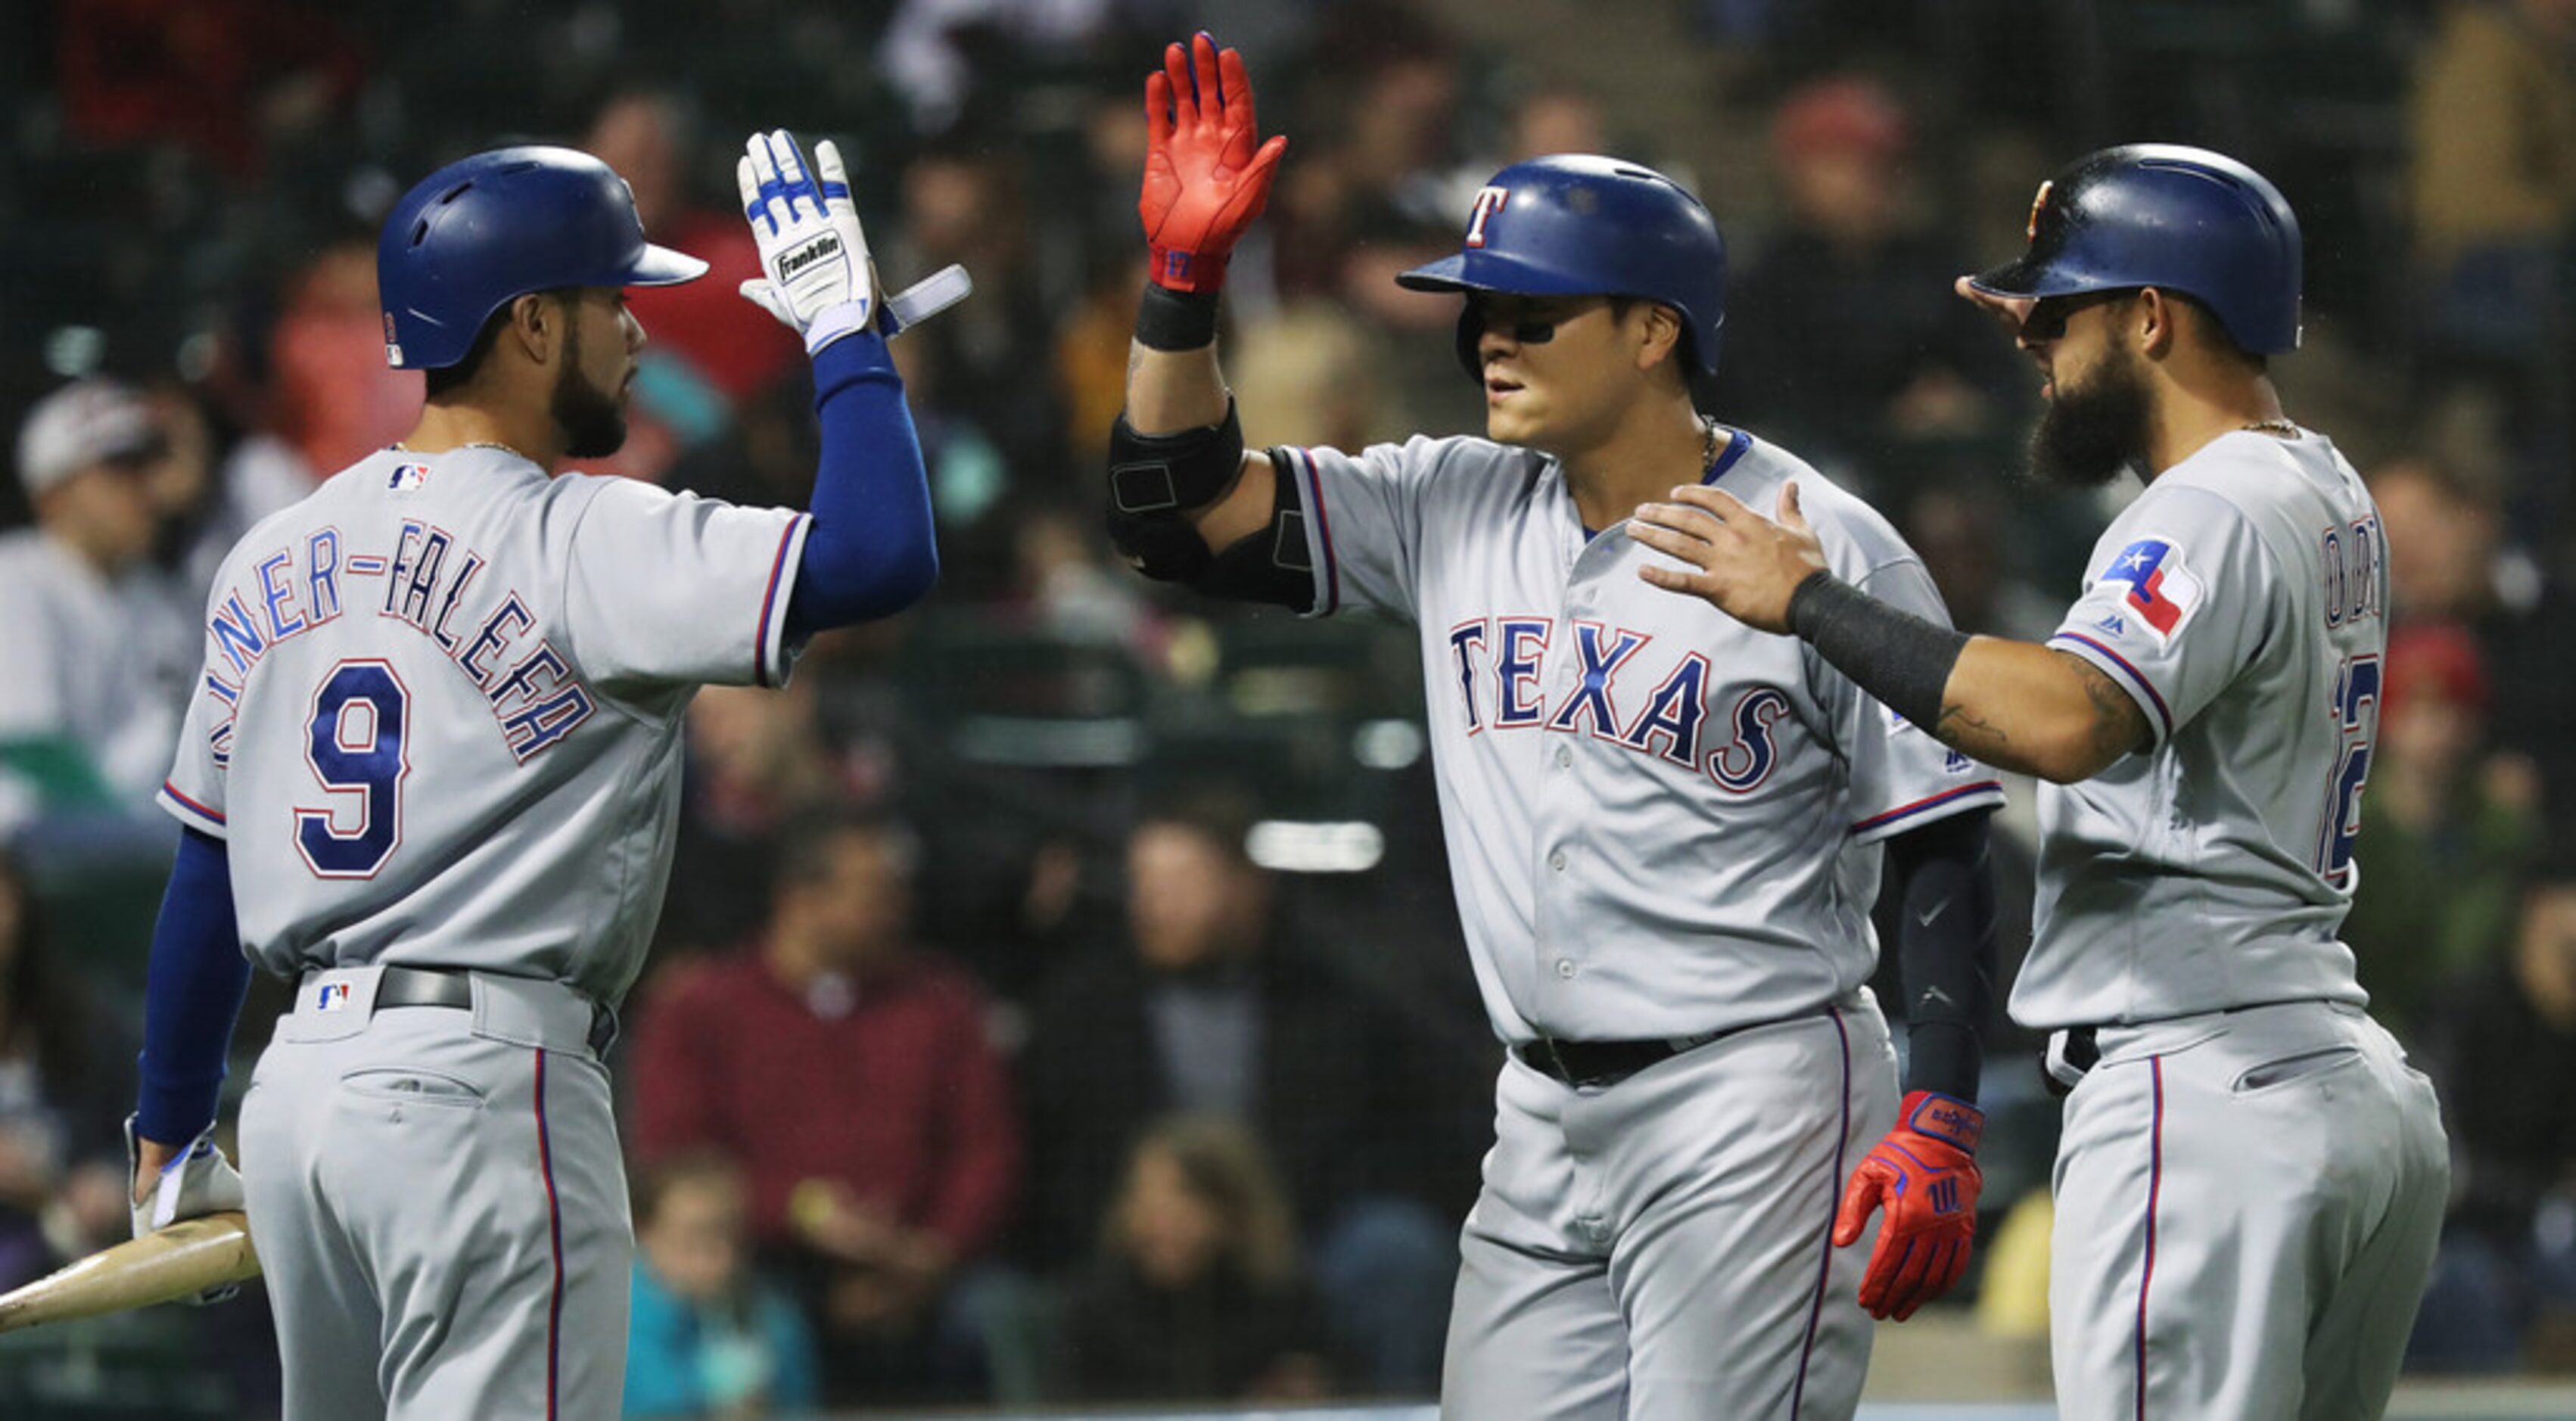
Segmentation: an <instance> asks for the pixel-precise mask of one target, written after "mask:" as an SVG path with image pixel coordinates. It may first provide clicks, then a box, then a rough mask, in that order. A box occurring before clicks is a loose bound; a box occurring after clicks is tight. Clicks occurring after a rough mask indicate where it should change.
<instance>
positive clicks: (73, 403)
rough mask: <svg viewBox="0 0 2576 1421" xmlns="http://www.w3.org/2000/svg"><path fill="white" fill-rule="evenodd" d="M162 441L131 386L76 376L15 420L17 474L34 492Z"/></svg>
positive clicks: (150, 411) (145, 451)
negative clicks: (19, 421) (22, 420)
mask: <svg viewBox="0 0 2576 1421" xmlns="http://www.w3.org/2000/svg"><path fill="white" fill-rule="evenodd" d="M160 443H161V431H160V428H159V426H158V425H157V424H155V423H154V421H153V418H152V407H151V406H150V405H147V404H145V403H144V402H143V396H142V395H141V394H139V393H137V392H136V391H135V389H134V388H133V387H132V386H130V385H126V384H123V383H121V382H119V381H115V380H108V379H90V380H81V381H76V382H74V383H72V384H69V385H65V386H64V387H62V388H61V389H59V390H56V391H54V392H53V393H52V394H50V395H47V396H45V397H44V398H43V399H41V400H38V401H37V402H36V407H35V408H34V409H32V410H29V411H28V412H27V422H26V423H24V424H22V425H20V426H18V479H19V481H20V482H22V483H24V484H25V485H26V486H27V493H28V495H29V496H30V497H33V496H34V495H37V494H40V493H43V492H44V491H45V490H47V489H49V488H52V487H53V486H54V485H56V484H59V483H61V482H62V481H63V480H65V479H67V478H70V477H71V476H72V475H74V474H77V473H79V472H80V471H81V470H83V469H86V468H88V467H90V466H91V465H93V464H97V463H101V462H104V461H106V460H109V459H114V458H118V457H120V456H126V455H134V454H143V453H147V452H149V451H150V450H152V449H153V448H154V447H155V446H157V445H159V444H160Z"/></svg>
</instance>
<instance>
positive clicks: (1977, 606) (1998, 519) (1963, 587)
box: [1896, 479, 2057, 641]
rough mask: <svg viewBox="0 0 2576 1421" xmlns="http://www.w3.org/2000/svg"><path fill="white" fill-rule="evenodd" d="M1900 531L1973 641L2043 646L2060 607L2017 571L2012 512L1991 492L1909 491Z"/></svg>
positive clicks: (1980, 485)
mask: <svg viewBox="0 0 2576 1421" xmlns="http://www.w3.org/2000/svg"><path fill="white" fill-rule="evenodd" d="M1901 508H1902V512H1901V514H1900V516H1899V517H1898V518H1897V520H1896V523H1897V528H1898V530H1899V531H1900V532H1902V533H1904V535H1905V541H1906V542H1908V543H1910V544H1912V545H1913V547H1914V550H1915V552H1916V554H1917V555H1918V556H1920V557H1921V558H1922V559H1923V569H1924V571H1926V572H1929V573H1930V574H1932V582H1933V585H1934V586H1936V587H1938V588H1940V589H1941V600H1942V602H1943V603H1944V604H1945V605H1947V606H1948V607H1949V609H1950V621H1951V624H1952V625H1954V626H1956V627H1957V628H1958V629H1959V630H1961V631H1963V632H1967V633H1970V634H1972V635H1985V636H2000V637H2011V638H2013V639H2014V640H2016V641H2045V640H2047V638H2048V635H2049V633H2050V632H2051V631H2053V630H2055V628H2056V626H2057V603H2056V601H2055V599H2053V598H2051V597H2049V596H2048V595H2047V594H2046V593H2043V592H2041V591H2040V590H2039V589H2037V588H2035V587H2033V586H2031V585H2030V582H2029V580H2028V579H2027V578H2025V577H2022V576H2020V575H2019V572H2018V570H2017V569H2016V568H2015V567H2014V566H2013V561H2014V557H2013V555H2014V552H2015V546H2014V542H2015V540H2014V536H2013V510H2012V507H2011V505H2010V504H2009V503H2008V502H2007V501H2006V500H2005V499H2004V497H2003V495H2002V494H2001V492H1999V491H1998V490H1997V489H1996V488H1995V487H1994V485H1993V484H1991V483H1988V482H1983V481H1970V480H1962V479H1934V480H1927V481H1925V482H1923V483H1920V484H1918V485H1916V486H1915V487H1914V488H1912V489H1910V490H1908V491H1907V492H1906V494H1905V498H1904V502H1903V504H1902V505H1901Z"/></svg>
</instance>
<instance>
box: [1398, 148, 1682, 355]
mask: <svg viewBox="0 0 2576 1421" xmlns="http://www.w3.org/2000/svg"><path fill="white" fill-rule="evenodd" d="M1396 282H1397V284H1399V285H1401V286H1404V287H1407V288H1409V289H1411V290H1414V291H1461V292H1477V291H1496V292H1508V293H1510V294H1513V295H1519V296H1634V297H1641V298H1643V299H1645V300H1648V301H1654V302H1657V303H1659V304H1662V305H1666V306H1670V307H1672V308H1673V309H1675V310H1677V311H1679V312H1681V314H1682V354H1683V355H1684V357H1686V358H1687V359H1688V360H1689V361H1690V363H1691V366H1692V367H1693V368H1695V369H1697V370H1698V371H1699V373H1701V374H1702V375H1710V374H1714V373H1716V371H1717V336H1718V331H1719V329H1720V328H1721V327H1723V326H1724V325H1725V324H1726V239H1725V238H1724V237H1721V236H1719V235H1718V231H1717V220H1716V219H1715V218H1713V217H1711V216H1709V215H1708V209H1707V208H1706V207H1703V206H1701V205H1700V200H1699V199H1698V198H1695V197H1693V196H1691V195H1690V193H1689V192H1688V191H1687V190H1686V189H1684V188H1683V187H1682V185H1681V184H1679V183H1677V182H1674V181H1673V180H1672V179H1670V178H1668V177H1665V176H1664V175H1663V174H1661V173H1658V172H1656V171H1655V170H1654V169H1652V168H1648V167H1643V166H1641V165H1639V164H1636V163H1627V162H1621V161H1620V160H1618V159H1616V158H1601V157H1594V156H1592V155H1590V154H1582V153H1560V154H1555V155H1553V156H1550V157H1545V158H1532V159H1530V160H1528V161H1527V162H1522V163H1514V164H1512V165H1511V166H1510V167H1508V168H1505V169H1503V170H1502V171H1501V172H1499V173H1496V174H1494V177H1493V181H1491V182H1489V183H1487V184H1486V185H1485V189H1484V191H1482V192H1479V193H1477V194H1476V203H1475V207H1474V210H1473V211H1471V212H1470V213H1469V214H1468V217H1467V237H1466V242H1465V244H1464V245H1463V246H1462V247H1461V248H1460V249H1459V252H1458V255H1456V256H1454V257H1442V258H1441V259H1440V260H1438V261H1436V262H1433V263H1431V264H1430V265H1428V266H1418V267H1415V268H1414V269H1413V270H1411V271H1408V272H1406V273H1404V274H1403V275H1402V276H1399V277H1397V278H1396ZM1480 334H1482V332H1481V330H1479V329H1478V328H1477V326H1476V323H1475V317H1474V313H1473V311H1472V310H1471V311H1470V312H1469V313H1468V314H1467V315H1465V316H1463V317H1461V318H1460V321H1459V325H1458V357H1459V359H1460V360H1461V361H1462V362H1464V363H1465V364H1466V367H1467V373H1468V374H1469V375H1474V374H1476V373H1477V368H1478V365H1477V360H1476V338H1477V336H1478V335H1480Z"/></svg>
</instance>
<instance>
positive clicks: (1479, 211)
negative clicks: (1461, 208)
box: [1467, 187, 1512, 247]
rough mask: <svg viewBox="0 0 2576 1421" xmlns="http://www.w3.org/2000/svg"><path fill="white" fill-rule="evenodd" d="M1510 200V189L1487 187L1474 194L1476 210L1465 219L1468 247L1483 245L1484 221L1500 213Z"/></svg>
mask: <svg viewBox="0 0 2576 1421" xmlns="http://www.w3.org/2000/svg"><path fill="white" fill-rule="evenodd" d="M1511 200H1512V190H1511V189H1510V188H1504V187H1489V188H1485V189H1483V190H1481V191H1479V192H1478V193H1477V194H1476V209H1475V211H1473V212H1471V213H1469V214H1468V217H1467V245H1468V246H1471V247H1481V246H1483V245H1485V219H1486V218H1488V217H1491V216H1493V215H1494V214H1495V213H1497V212H1500V211H1502V210H1503V204H1504V203H1506V202H1509V201H1511Z"/></svg>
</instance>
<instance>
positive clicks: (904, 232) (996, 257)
mask: <svg viewBox="0 0 2576 1421" xmlns="http://www.w3.org/2000/svg"><path fill="white" fill-rule="evenodd" d="M1024 179H1025V175H1024V173H1023V172H1022V171H1021V167H1020V164H1019V162H1018V160H1017V158H1016V155H1015V154H1014V153H1013V151H1012V150H1011V149H1009V148H1008V147H1004V146H999V145H993V144H976V143H972V142H970V141H967V140H964V139H959V140H955V141H951V142H948V143H944V144H939V145H934V146H933V147H931V148H930V149H929V150H928V151H926V152H924V153H922V154H921V155H920V156H919V157H917V158H915V159H913V160H912V161H911V162H910V163H908V164H906V165H905V166H904V169H903V174H902V179H901V182H902V188H901V194H900V196H901V201H902V205H903V216H902V219H901V220H900V221H899V222H897V223H896V224H895V225H894V229H893V230H894V232H895V235H894V236H893V237H892V238H890V239H889V242H888V244H887V245H888V246H889V247H891V248H892V250H891V251H880V252H879V253H878V264H879V265H880V266H882V267H883V268H884V269H885V270H887V271H890V272H904V273H907V274H910V273H923V274H926V273H929V272H932V271H936V270H938V269H939V268H940V267H943V266H946V265H947V264H948V263H950V262H962V263H964V264H965V267H966V269H967V270H968V271H971V272H973V273H974V274H975V296H974V299H972V300H970V301H967V302H965V303H964V304H962V305H960V306H958V307H957V308H955V309H954V310H951V311H946V312H943V313H941V315H940V317H939V319H938V320H936V321H932V322H929V323H927V324H925V325H923V326H922V327H921V328H920V329H919V330H917V331H912V332H909V333H907V334H906V335H905V336H904V338H903V339H902V340H901V341H900V342H898V343H897V347H896V348H897V349H898V350H899V351H900V352H901V354H902V357H903V359H904V361H905V371H904V374H905V379H906V380H907V382H909V381H910V380H911V378H912V374H913V371H914V370H915V369H916V368H921V369H924V370H925V372H926V373H927V374H928V376H929V382H928V385H927V386H926V387H925V388H927V389H928V390H929V391H930V393H929V394H927V395H924V394H921V393H918V392H916V394H915V395H914V402H915V404H916V405H918V406H922V407H925V408H927V409H930V410H933V411H935V412H937V413H939V414H941V415H947V416H954V417H956V418H958V419H962V420H964V421H965V422H967V423H969V424H971V425H973V426H974V427H975V428H977V429H978V430H980V431H982V432H983V434H984V435H985V436H986V437H987V438H989V439H991V440H992V442H993V444H994V445H995V447H997V448H998V449H999V450H1000V451H1001V454H1002V459H1003V464H1004V467H1005V468H1006V469H1008V470H1011V471H1013V472H1015V473H1016V472H1018V471H1022V470H1047V471H1048V472H1050V473H1052V472H1053V461H1055V460H1058V459H1061V458H1062V457H1064V450H1065V447H1066V446H1065V434H1064V430H1065V420H1064V411H1063V409H1062V407H1061V404H1060V402H1059V399H1058V396H1057V391H1056V390H1055V389H1054V388H1053V387H1052V385H1051V383H1050V382H1048V381H1047V380H1045V379H1043V378H1041V377H1042V372H1041V371H1039V370H1034V369H1032V368H1031V363H1030V362H1031V359H1032V352H1040V351H1046V350H1049V349H1051V348H1052V347H1053V346H1054V343H1055V320H1056V313H1055V310H1054V307H1053V303H1052V302H1051V301H1050V299H1049V298H1050V296H1051V294H1053V293H1051V292H1049V291H1048V290H1047V289H1046V288H1045V287H1044V286H1043V285H1042V283H1041V280H1040V278H1041V276H1042V273H1041V272H1040V270H1039V269H1038V268H1037V266H1036V264H1035V260H1034V257H1035V253H1034V252H1033V250H1032V237H1033V235H1034V234H1036V233H1039V232H1046V231H1050V230H1051V229H1049V228H1048V227H1046V226H1045V225H1044V224H1043V223H1042V222H1038V221H1033V220H1032V219H1031V217H1030V216H1029V214H1028V213H1027V212H1026V211H1025V210H1024V208H1023V205H1022V201H1021V185H1022V183H1023V181H1024ZM897 284H900V282H898V283H897ZM1066 294H1068V295H1069V294H1070V293H1066ZM906 388H907V389H911V388H913V386H911V385H910V384H909V383H907V385H906ZM1048 482H1050V483H1051V482H1052V481H1051V480H1049V481H1048ZM944 512H945V510H944V509H943V513H944Z"/></svg>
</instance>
